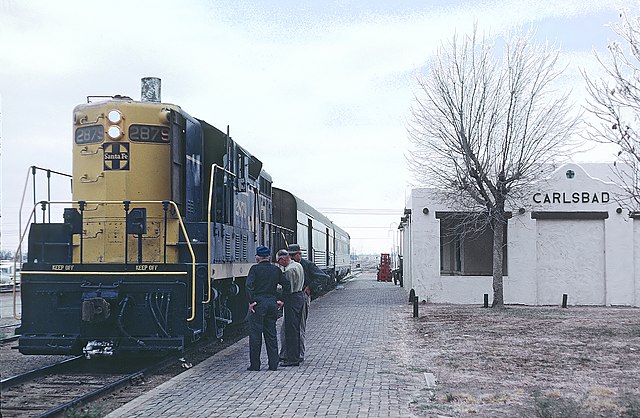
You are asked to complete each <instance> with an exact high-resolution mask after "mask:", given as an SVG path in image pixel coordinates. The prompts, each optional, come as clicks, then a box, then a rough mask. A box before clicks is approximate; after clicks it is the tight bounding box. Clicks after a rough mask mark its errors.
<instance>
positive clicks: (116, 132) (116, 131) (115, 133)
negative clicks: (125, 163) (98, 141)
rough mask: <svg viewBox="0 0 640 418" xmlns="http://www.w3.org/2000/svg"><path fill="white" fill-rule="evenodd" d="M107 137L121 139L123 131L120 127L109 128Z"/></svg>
mask: <svg viewBox="0 0 640 418" xmlns="http://www.w3.org/2000/svg"><path fill="white" fill-rule="evenodd" d="M107 135H109V138H111V139H119V138H120V137H121V136H122V131H121V130H120V127H119V126H109V129H107Z"/></svg>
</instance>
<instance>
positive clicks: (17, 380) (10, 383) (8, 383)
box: [0, 356, 84, 390]
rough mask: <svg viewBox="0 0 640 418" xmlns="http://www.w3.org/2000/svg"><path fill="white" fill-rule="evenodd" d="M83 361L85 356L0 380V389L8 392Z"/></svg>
mask: <svg viewBox="0 0 640 418" xmlns="http://www.w3.org/2000/svg"><path fill="white" fill-rule="evenodd" d="M82 360H84V356H76V357H71V358H69V359H66V360H63V361H60V362H58V363H55V364H51V365H49V366H44V367H40V368H39V369H34V370H31V371H28V372H25V373H20V374H19V375H16V376H12V377H8V378H6V379H2V380H0V389H1V390H6V389H9V388H12V387H14V386H17V385H19V384H21V383H24V382H28V381H29V380H32V379H35V378H36V377H40V376H44V375H47V374H50V373H52V372H55V371H57V370H58V369H63V368H65V367H69V366H70V365H72V364H75V363H79V362H80V361H82Z"/></svg>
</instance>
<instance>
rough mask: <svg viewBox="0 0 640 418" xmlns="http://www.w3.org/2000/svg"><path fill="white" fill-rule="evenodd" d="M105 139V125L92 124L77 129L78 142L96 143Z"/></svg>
mask: <svg viewBox="0 0 640 418" xmlns="http://www.w3.org/2000/svg"><path fill="white" fill-rule="evenodd" d="M102 141H104V126H102V125H92V126H83V127H82V128H78V129H76V144H79V145H82V144H96V143H98V142H102Z"/></svg>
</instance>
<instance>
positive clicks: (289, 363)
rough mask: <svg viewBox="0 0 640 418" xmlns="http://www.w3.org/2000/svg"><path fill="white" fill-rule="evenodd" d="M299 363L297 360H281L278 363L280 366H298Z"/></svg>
mask: <svg viewBox="0 0 640 418" xmlns="http://www.w3.org/2000/svg"><path fill="white" fill-rule="evenodd" d="M299 365H300V363H299V362H297V361H283V362H282V363H280V366H281V367H292V366H299Z"/></svg>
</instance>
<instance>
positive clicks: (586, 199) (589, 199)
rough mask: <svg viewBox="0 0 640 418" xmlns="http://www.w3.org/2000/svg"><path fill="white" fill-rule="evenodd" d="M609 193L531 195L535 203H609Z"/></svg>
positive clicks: (540, 193) (539, 193) (541, 193)
mask: <svg viewBox="0 0 640 418" xmlns="http://www.w3.org/2000/svg"><path fill="white" fill-rule="evenodd" d="M609 200H610V196H609V192H550V193H543V192H538V193H534V194H533V201H534V202H535V203H540V204H544V203H572V204H575V203H609Z"/></svg>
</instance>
